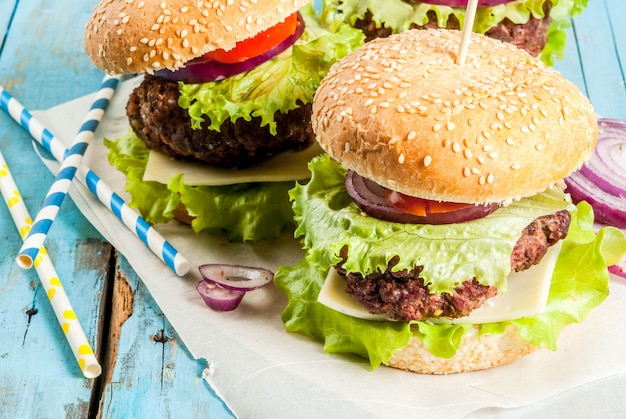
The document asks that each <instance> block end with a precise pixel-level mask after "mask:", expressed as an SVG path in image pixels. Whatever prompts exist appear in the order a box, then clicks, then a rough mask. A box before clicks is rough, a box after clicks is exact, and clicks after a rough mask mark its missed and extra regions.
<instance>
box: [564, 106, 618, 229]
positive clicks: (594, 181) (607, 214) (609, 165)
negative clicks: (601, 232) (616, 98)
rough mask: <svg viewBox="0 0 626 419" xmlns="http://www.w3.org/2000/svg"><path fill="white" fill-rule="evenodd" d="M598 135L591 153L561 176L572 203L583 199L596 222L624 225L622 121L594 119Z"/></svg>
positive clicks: (616, 225)
mask: <svg viewBox="0 0 626 419" xmlns="http://www.w3.org/2000/svg"><path fill="white" fill-rule="evenodd" d="M598 126H599V130H600V131H599V134H598V141H597V143H596V148H595V149H594V152H593V154H592V155H591V157H590V158H589V160H588V161H587V163H585V165H583V167H581V168H580V170H578V171H576V172H574V173H572V174H571V175H570V176H568V177H566V178H565V184H566V185H567V192H569V194H570V195H571V196H572V200H573V201H574V202H575V203H578V202H580V201H587V202H588V203H589V204H590V205H591V206H592V207H593V210H594V214H595V219H596V221H597V222H599V223H601V224H606V225H612V226H615V227H619V228H626V121H622V120H617V119H608V118H600V119H598Z"/></svg>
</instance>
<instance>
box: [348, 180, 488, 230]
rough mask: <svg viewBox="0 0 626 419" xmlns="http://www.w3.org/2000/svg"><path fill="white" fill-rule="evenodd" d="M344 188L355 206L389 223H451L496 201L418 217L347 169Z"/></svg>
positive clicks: (474, 215)
mask: <svg viewBox="0 0 626 419" xmlns="http://www.w3.org/2000/svg"><path fill="white" fill-rule="evenodd" d="M345 186H346V190H347V191H348V194H349V195H350V197H351V198H352V199H353V200H354V202H355V203H356V204H357V205H358V207H359V208H360V209H361V210H363V212H365V213H366V214H368V215H369V216H372V217H374V218H378V219H380V220H385V221H389V222H393V223H403V224H455V223H462V222H465V221H471V220H475V219H478V218H482V217H485V216H487V215H489V214H491V213H492V212H493V211H495V210H496V209H497V208H498V205H497V204H489V205H471V206H468V207H465V208H462V209H459V210H456V211H449V212H442V213H430V214H427V215H426V216H419V215H415V214H411V213H408V212H404V211H401V210H400V209H398V208H396V207H394V206H393V205H391V204H390V203H389V202H387V199H386V198H385V190H386V188H384V187H383V186H381V185H379V184H377V183H376V182H374V181H372V180H369V179H366V178H364V177H362V176H361V175H359V174H358V173H356V172H355V171H353V170H348V173H347V174H346V179H345Z"/></svg>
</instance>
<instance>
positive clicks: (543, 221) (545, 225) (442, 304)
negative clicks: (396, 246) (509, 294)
mask: <svg viewBox="0 0 626 419" xmlns="http://www.w3.org/2000/svg"><path fill="white" fill-rule="evenodd" d="M570 221H571V215H570V213H569V212H568V211H566V210H563V211H558V212H556V213H554V214H551V215H546V216H543V217H539V218H537V219H536V220H535V221H533V222H532V223H531V224H529V225H528V226H527V227H526V228H525V229H524V231H523V233H522V237H520V239H519V240H518V241H517V243H516V245H515V247H514V249H513V252H512V254H511V269H512V270H514V271H522V270H525V269H528V268H530V267H531V266H533V265H536V264H537V263H539V262H540V261H541V259H542V258H543V256H544V255H545V253H546V251H547V250H548V247H550V246H552V245H553V244H555V243H557V242H558V241H559V240H561V239H563V238H565V236H566V235H567V232H568V230H569V224H570ZM347 251H348V250H347V248H346V247H344V248H343V249H342V254H341V257H342V258H343V259H344V260H345V258H346V252H347ZM398 261H399V258H398V257H396V258H394V259H392V260H391V261H390V262H389V264H388V266H387V269H386V270H385V272H375V273H372V274H370V275H367V276H365V277H363V275H361V274H360V273H348V272H346V271H345V269H343V268H342V267H341V265H342V263H339V265H338V266H337V270H338V272H339V273H340V275H342V276H343V277H345V278H346V292H347V293H348V294H349V295H351V296H352V297H353V298H354V299H356V300H357V301H360V302H361V304H363V305H364V306H365V308H367V310H368V311H369V312H370V313H374V314H383V315H385V316H387V317H388V318H390V319H394V320H402V321H410V320H421V319H425V318H429V317H454V318H456V317H463V316H467V315H468V314H469V313H470V312H471V311H472V310H474V309H476V308H478V307H480V306H481V305H482V304H483V303H484V302H485V300H487V299H488V298H491V297H494V296H496V295H497V294H498V290H497V289H496V287H493V286H485V285H481V284H479V283H478V282H477V281H476V280H475V279H474V278H468V280H467V281H465V282H463V283H461V284H460V285H459V286H458V287H457V288H455V290H454V292H453V293H452V294H448V293H443V294H441V295H436V294H432V293H430V291H429V289H428V286H426V285H424V283H425V279H424V278H421V277H420V272H421V271H422V268H421V267H420V266H416V267H415V268H413V269H412V270H410V271H409V270H401V271H397V272H393V271H392V269H393V267H394V266H395V265H396V264H397V263H398ZM426 282H428V281H426Z"/></svg>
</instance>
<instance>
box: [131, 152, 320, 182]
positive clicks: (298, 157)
mask: <svg viewBox="0 0 626 419" xmlns="http://www.w3.org/2000/svg"><path fill="white" fill-rule="evenodd" d="M322 153H323V151H322V149H321V148H320V146H319V145H318V144H317V143H315V144H313V145H312V146H310V147H308V148H307V149H305V150H302V151H285V152H283V153H280V154H278V155H276V156H273V157H271V158H270V159H268V160H265V161H263V162H262V163H260V164H258V165H255V166H253V167H250V168H247V169H225V168H220V167H212V166H209V165H206V164H203V163H201V162H194V161H183V160H176V159H173V158H171V157H169V156H168V155H166V154H163V153H160V152H158V151H150V155H149V157H148V164H147V166H146V171H145V173H144V176H143V180H146V181H155V182H159V183H163V184H167V183H168V182H169V180H170V179H171V178H172V177H173V176H176V175H178V174H180V173H182V174H183V175H184V177H183V181H184V182H185V184H186V185H189V186H203V185H207V186H220V185H233V184H237V183H250V182H283V181H292V180H302V179H308V178H310V177H311V173H310V172H309V167H308V163H309V161H310V160H311V159H312V158H313V157H315V156H317V155H320V154H322Z"/></svg>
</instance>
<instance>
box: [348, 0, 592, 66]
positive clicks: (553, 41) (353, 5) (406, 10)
mask: <svg viewBox="0 0 626 419" xmlns="http://www.w3.org/2000/svg"><path fill="white" fill-rule="evenodd" d="M587 3H588V0H575V1H564V0H545V1H543V0H541V1H536V0H479V1H478V9H477V11H476V18H475V21H474V27H473V30H474V31H475V32H478V33H482V34H485V35H487V36H490V37H493V38H496V39H499V40H501V41H505V42H511V43H512V44H514V45H515V46H517V47H519V48H522V49H525V50H526V51H527V52H528V53H530V54H532V55H534V56H539V55H541V58H542V59H543V60H544V62H546V63H547V64H549V65H551V64H553V62H554V56H556V57H557V58H560V57H562V55H563V53H564V50H565V41H566V34H565V29H566V28H568V27H569V25H570V22H569V19H570V18H572V17H575V16H577V15H579V14H580V13H581V12H582V10H583V9H584V8H585V7H586V6H587ZM337 7H338V8H339V10H341V11H342V13H343V15H344V18H345V20H346V21H347V22H349V23H350V24H351V25H354V26H355V27H358V28H361V29H362V30H363V32H364V33H365V34H366V39H367V40H368V41H369V40H371V39H373V38H377V37H385V36H389V35H390V34H392V33H398V32H402V31H405V30H407V29H424V28H447V29H459V28H461V27H462V26H463V21H464V20H465V11H466V7H467V0H421V1H418V0H385V1H380V0H367V1H361V0H340V4H339V5H338V6H337Z"/></svg>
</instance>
